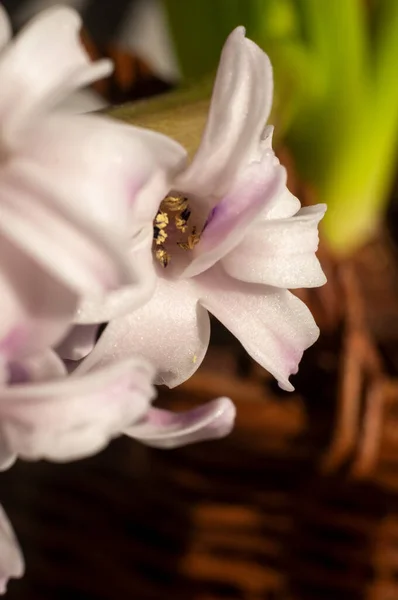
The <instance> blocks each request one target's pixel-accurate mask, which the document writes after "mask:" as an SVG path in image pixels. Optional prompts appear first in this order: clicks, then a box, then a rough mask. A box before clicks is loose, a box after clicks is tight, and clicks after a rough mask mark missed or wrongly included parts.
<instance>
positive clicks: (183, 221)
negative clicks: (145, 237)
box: [153, 194, 201, 267]
mask: <svg viewBox="0 0 398 600" xmlns="http://www.w3.org/2000/svg"><path fill="white" fill-rule="evenodd" d="M168 211H171V212H174V213H177V214H175V215H174V219H173V220H174V227H175V229H176V230H177V231H180V232H181V233H186V231H187V229H188V221H189V219H190V216H191V209H190V207H189V204H188V198H187V197H186V196H183V195H182V194H175V195H171V194H170V195H169V196H166V198H164V200H163V201H162V203H161V205H160V209H159V211H158V213H157V215H156V217H155V220H154V224H153V239H154V242H155V244H156V246H157V247H158V248H157V249H156V251H155V257H156V260H158V261H159V262H160V264H161V265H162V267H167V265H168V264H169V263H170V260H171V255H170V254H169V253H168V252H167V250H166V248H165V243H166V242H167V243H168V245H169V246H170V243H171V241H170V236H171V238H172V239H173V237H174V231H173V230H172V229H171V224H170V216H169V214H168ZM200 235H201V234H200V233H197V228H196V226H193V227H192V229H191V233H190V234H189V235H188V237H187V238H185V240H186V241H185V240H184V241H183V240H181V241H178V242H174V243H176V244H177V246H178V247H179V248H182V249H183V250H193V249H194V248H195V246H196V244H197V243H198V242H199V240H200ZM184 237H185V236H184Z"/></svg>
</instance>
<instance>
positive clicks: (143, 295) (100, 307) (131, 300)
mask: <svg viewBox="0 0 398 600" xmlns="http://www.w3.org/2000/svg"><path fill="white" fill-rule="evenodd" d="M152 244H153V227H152V225H151V226H150V227H146V228H145V229H143V230H142V231H141V233H140V234H139V235H138V236H137V238H136V239H135V240H134V241H133V243H132V246H131V248H130V250H129V252H128V257H129V259H130V260H131V263H132V265H133V268H134V271H135V279H136V281H137V283H136V284H135V285H131V286H125V287H121V288H120V289H118V290H115V291H114V292H109V293H108V294H106V295H105V296H101V297H99V298H98V297H97V298H95V297H86V298H84V299H83V300H82V302H81V304H80V306H79V308H78V310H77V313H76V317H75V321H76V323H105V322H106V321H110V320H111V319H114V318H116V317H122V316H124V315H126V314H128V313H129V312H131V311H133V310H136V309H137V308H139V307H140V306H142V305H143V304H145V302H147V301H148V300H149V299H150V298H151V296H152V294H153V293H154V291H155V287H156V281H157V274H156V270H155V266H154V264H153V255H152ZM65 358H71V357H66V356H65Z"/></svg>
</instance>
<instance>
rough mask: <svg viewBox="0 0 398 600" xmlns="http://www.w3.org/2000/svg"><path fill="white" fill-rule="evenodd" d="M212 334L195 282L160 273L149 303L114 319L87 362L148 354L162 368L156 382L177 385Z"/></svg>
mask: <svg viewBox="0 0 398 600" xmlns="http://www.w3.org/2000/svg"><path fill="white" fill-rule="evenodd" d="M209 338H210V321H209V316H208V314H207V311H206V310H205V309H204V308H203V307H201V306H200V305H199V304H198V294H197V291H196V289H195V284H194V283H192V282H191V281H189V280H179V281H170V280H167V279H164V278H162V277H159V278H158V282H157V287H156V290H155V292H154V295H153V296H152V298H151V299H150V300H149V302H147V304H145V305H144V306H142V307H141V308H139V309H137V310H135V311H134V312H132V313H130V314H129V315H127V316H125V317H121V318H118V319H114V320H113V321H111V322H110V323H109V325H108V326H107V327H106V329H105V331H104V332H103V334H102V335H101V337H100V339H99V340H98V342H97V344H96V346H95V348H94V350H93V352H92V353H91V354H90V355H89V356H88V357H87V359H86V361H85V362H87V364H88V365H90V364H96V363H98V364H101V365H102V364H112V363H113V362H114V361H115V360H121V359H123V358H125V357H129V356H132V355H138V356H142V357H144V358H145V359H147V360H148V361H149V362H150V363H151V364H152V365H154V367H155V368H156V378H155V383H157V384H166V385H167V386H169V387H175V386H177V385H179V384H180V383H183V382H184V381H186V380H187V379H188V378H189V377H191V375H192V374H193V373H195V371H196V370H197V369H198V367H199V365H200V364H201V362H202V360H203V358H204V356H205V354H206V351H207V347H208V344H209Z"/></svg>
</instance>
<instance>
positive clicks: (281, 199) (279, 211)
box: [261, 161, 301, 219]
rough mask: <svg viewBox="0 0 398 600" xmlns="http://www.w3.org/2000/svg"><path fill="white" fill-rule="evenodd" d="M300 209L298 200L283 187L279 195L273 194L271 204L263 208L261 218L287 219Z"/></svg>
mask: <svg viewBox="0 0 398 600" xmlns="http://www.w3.org/2000/svg"><path fill="white" fill-rule="evenodd" d="M278 162H279V161H278ZM300 208H301V203H300V200H299V199H298V198H296V196H294V195H293V194H292V193H291V192H290V191H289V190H288V189H287V187H286V186H284V187H283V188H282V189H281V191H280V193H279V194H275V196H274V198H273V199H272V202H269V204H268V205H267V206H266V207H265V208H264V212H263V214H262V215H261V217H262V218H263V219H287V218H289V217H293V215H295V214H297V213H298V211H299V210H300Z"/></svg>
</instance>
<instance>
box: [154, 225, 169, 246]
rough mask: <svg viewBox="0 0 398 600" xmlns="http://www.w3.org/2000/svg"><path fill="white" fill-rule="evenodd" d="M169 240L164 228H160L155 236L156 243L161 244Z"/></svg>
mask: <svg viewBox="0 0 398 600" xmlns="http://www.w3.org/2000/svg"><path fill="white" fill-rule="evenodd" d="M166 240H167V233H166V232H165V230H164V229H159V232H158V234H157V237H156V238H155V242H156V244H157V245H158V246H159V245H160V244H164V243H165V241H166Z"/></svg>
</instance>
